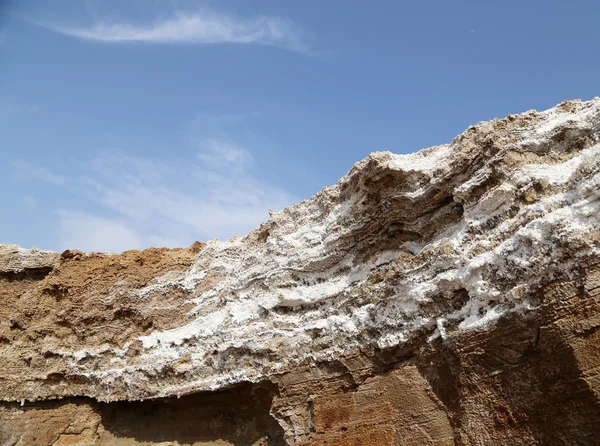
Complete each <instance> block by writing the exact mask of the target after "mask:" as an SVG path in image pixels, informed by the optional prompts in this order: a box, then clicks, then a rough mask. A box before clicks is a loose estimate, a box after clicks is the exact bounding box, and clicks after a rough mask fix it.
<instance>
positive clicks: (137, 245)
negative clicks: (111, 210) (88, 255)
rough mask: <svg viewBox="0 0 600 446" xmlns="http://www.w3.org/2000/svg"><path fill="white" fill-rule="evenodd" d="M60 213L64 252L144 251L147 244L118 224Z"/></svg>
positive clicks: (60, 234)
mask: <svg viewBox="0 0 600 446" xmlns="http://www.w3.org/2000/svg"><path fill="white" fill-rule="evenodd" d="M57 213H58V215H59V245H60V246H61V247H62V248H61V249H66V248H76V249H80V250H82V251H106V252H121V251H123V250H125V249H143V248H144V244H143V243H144V242H143V240H142V238H141V237H140V236H139V235H138V234H137V233H136V231H134V230H132V229H130V228H128V227H127V226H126V225H124V224H122V223H120V222H118V221H113V220H108V219H104V218H99V217H94V216H91V215H88V214H86V213H83V212H78V211H67V210H60V211H58V212H57Z"/></svg>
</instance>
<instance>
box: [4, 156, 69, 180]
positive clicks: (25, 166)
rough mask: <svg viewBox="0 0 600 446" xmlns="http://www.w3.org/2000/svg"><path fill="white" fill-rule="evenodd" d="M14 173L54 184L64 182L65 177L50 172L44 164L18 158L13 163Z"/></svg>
mask: <svg viewBox="0 0 600 446" xmlns="http://www.w3.org/2000/svg"><path fill="white" fill-rule="evenodd" d="M14 168H15V173H16V175H17V176H19V177H21V178H24V177H25V178H26V177H30V178H35V179H36V180H41V181H45V182H46V183H51V184H55V185H62V184H65V182H66V181H67V179H66V178H65V177H64V176H62V175H58V174H56V173H54V172H52V171H51V170H50V169H49V168H47V167H44V166H35V165H33V164H31V163H29V162H28V161H25V160H24V159H19V160H17V161H15V163H14Z"/></svg>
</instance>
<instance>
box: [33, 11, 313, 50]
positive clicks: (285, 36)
mask: <svg viewBox="0 0 600 446" xmlns="http://www.w3.org/2000/svg"><path fill="white" fill-rule="evenodd" d="M33 23H36V24H38V25H41V26H44V27H45V28H48V29H51V30H53V31H56V32H59V33H62V34H65V35H68V36H72V37H77V38H80V39H84V40H91V41H100V42H148V43H162V44H169V43H191V44H219V43H237V44H257V45H268V46H274V47H279V48H284V49H288V50H293V51H306V50H307V49H308V47H307V45H306V44H305V43H304V41H303V34H304V33H303V31H302V30H301V29H300V28H299V27H298V26H296V25H294V24H293V23H292V22H291V21H290V20H288V19H285V18H280V17H271V16H259V17H255V18H238V17H233V16H228V15H224V14H221V13H218V12H214V11H210V10H208V9H204V10H201V11H196V12H193V13H190V12H178V13H176V14H175V15H174V16H172V17H170V18H168V19H166V20H162V21H156V22H154V23H151V24H131V23H116V22H106V21H100V22H97V23H96V24H94V25H93V26H91V27H87V28H82V27H67V26H56V25H49V24H44V23H40V22H35V21H33Z"/></svg>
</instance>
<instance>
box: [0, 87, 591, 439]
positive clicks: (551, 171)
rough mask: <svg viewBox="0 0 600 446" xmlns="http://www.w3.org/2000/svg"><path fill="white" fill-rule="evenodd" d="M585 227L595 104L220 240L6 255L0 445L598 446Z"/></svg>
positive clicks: (514, 122)
mask: <svg viewBox="0 0 600 446" xmlns="http://www.w3.org/2000/svg"><path fill="white" fill-rule="evenodd" d="M599 209H600V99H594V100H592V101H589V102H580V101H568V102H564V103H562V104H560V105H558V106H557V107H555V108H553V109H551V110H548V111H545V112H535V111H530V112H527V113H523V114H521V115H511V116H508V117H507V118H505V119H499V120H493V121H490V122H484V123H480V124H478V125H476V126H473V127H470V128H469V129H468V130H467V131H465V132H464V133H463V134H462V135H460V136H458V137H457V138H455V139H454V141H452V142H451V143H450V144H447V145H443V146H438V147H432V148H429V149H425V150H422V151H420V152H417V153H415V154H411V155H394V154H392V153H389V152H382V153H375V154H372V155H371V156H369V157H368V158H366V159H365V160H363V161H360V162H358V163H357V164H356V165H355V166H354V167H353V168H352V169H351V170H350V172H348V174H347V175H346V176H345V177H343V178H342V179H340V181H338V183H337V184H336V185H334V186H332V187H328V188H325V189H323V190H322V191H321V192H319V193H318V194H316V195H315V196H314V197H312V198H310V199H309V200H305V201H303V202H300V203H298V204H296V205H294V206H291V207H289V208H286V209H284V210H283V211H281V212H279V213H276V214H274V215H272V217H271V218H270V219H269V220H268V221H267V222H266V223H264V224H262V225H261V226H260V227H259V228H258V229H256V230H254V231H252V232H250V233H249V234H248V235H246V236H244V237H242V238H234V239H232V240H229V241H227V242H221V241H216V240H213V241H209V242H207V243H205V244H201V243H195V244H194V245H193V246H191V247H190V248H185V249H172V250H169V249H148V250H145V251H142V252H139V251H128V252H125V253H123V254H120V255H115V254H109V253H83V252H80V251H75V250H73V251H65V252H63V253H62V254H58V253H52V252H47V251H39V250H25V249H22V248H19V247H17V246H15V245H2V246H0V297H1V299H2V305H1V306H0V322H1V325H0V359H1V361H2V367H0V384H1V385H0V444H10V445H12V444H19V445H29V444H39V445H45V444H54V445H64V444H235V445H238V444H239V445H279V444H295V443H300V444H306V445H325V444H328V445H415V446H416V445H453V444H456V445H499V444H512V445H531V444H544V445H554V444H556V445H588V444H589V445H592V444H598V438H600V330H599V329H600V303H599V300H600V214H599Z"/></svg>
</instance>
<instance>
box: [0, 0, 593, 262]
mask: <svg viewBox="0 0 600 446" xmlns="http://www.w3.org/2000/svg"><path fill="white" fill-rule="evenodd" d="M598 13H600V4H598V3H597V2H592V1H577V0H575V1H571V2H568V3H566V2H562V1H555V0H550V1H514V0H507V1H504V2H481V1H454V2H448V1H442V0H437V1H433V0H432V1H421V2H416V1H415V2H403V1H383V0H382V1H374V2H373V1H372V2H366V1H353V2H347V1H341V0H330V1H322V0H321V1H316V0H303V1H301V2H283V1H276V0H256V1H252V2H248V1H241V0H223V1H218V2H217V1H191V0H190V1H185V0H181V1H175V0H173V1H155V0H106V1H100V0H96V1H94V0H87V1H81V0H56V1H53V2H44V1H32V0H19V1H16V0H15V1H1V0H0V163H1V165H2V173H3V174H2V176H1V177H0V185H1V187H0V199H2V202H3V205H2V209H3V212H2V219H1V220H0V243H17V244H20V245H22V246H24V247H27V248H29V247H34V246H35V247H38V248H40V249H52V250H56V251H61V250H64V249H67V248H77V249H82V250H87V251H91V250H95V251H113V252H120V251H123V250H126V249H144V248H146V247H150V246H169V247H175V246H188V245H190V244H191V243H193V242H194V241H195V240H200V241H202V240H207V239H211V238H221V239H227V238H229V237H230V236H233V235H234V234H237V235H243V234H244V233H246V232H247V231H248V230H250V229H252V228H254V227H257V226H258V224H260V222H261V221H265V220H266V219H267V218H268V209H269V208H271V209H273V210H280V209H281V208H282V207H284V206H286V205H290V204H293V203H295V202H297V201H300V200H302V199H306V198H308V197H310V196H311V195H313V194H314V193H316V192H317V191H319V190H320V189H321V188H323V187H325V186H328V185H331V184H334V183H335V182H336V181H337V180H338V178H339V177H341V176H342V175H344V174H345V173H346V172H347V171H348V170H349V169H350V168H351V167H352V164H353V163H355V162H357V161H359V160H360V159H362V158H364V157H366V156H367V155H368V154H369V153H371V152H374V151H379V150H390V151H392V152H395V153H409V152H414V151H417V150H419V149H421V148H424V147H429V146H433V145H439V144H444V143H448V142H450V141H451V140H452V139H453V138H454V137H455V136H456V135H458V134H459V133H461V132H462V131H464V130H465V129H466V128H467V127H469V125H472V124H476V123H477V122H480V121H484V120H489V119H492V118H494V117H503V116H506V115H507V114H509V113H520V112H523V111H526V110H529V109H538V110H543V109H547V108H550V107H552V106H554V105H556V104H557V103H559V102H561V101H563V100H566V99H575V98H581V99H584V100H588V99H591V98H593V97H595V96H598V95H599V94H600V93H599V86H600V82H599V81H598V79H600V75H599V74H600V73H599V68H600V61H599V60H598V58H597V57H595V54H596V53H597V46H598V44H599V43H600V30H599V28H598V26H597V23H596V22H597V17H598Z"/></svg>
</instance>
